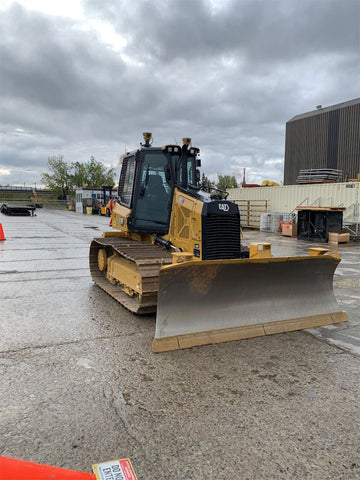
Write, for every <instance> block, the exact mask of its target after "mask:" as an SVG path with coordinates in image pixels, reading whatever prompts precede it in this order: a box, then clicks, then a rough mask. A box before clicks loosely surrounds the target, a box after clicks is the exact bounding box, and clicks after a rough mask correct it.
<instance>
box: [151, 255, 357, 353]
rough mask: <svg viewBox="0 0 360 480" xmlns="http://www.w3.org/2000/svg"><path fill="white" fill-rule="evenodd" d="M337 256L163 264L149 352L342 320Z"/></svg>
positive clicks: (298, 328) (286, 330)
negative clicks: (336, 283)
mask: <svg viewBox="0 0 360 480" xmlns="http://www.w3.org/2000/svg"><path fill="white" fill-rule="evenodd" d="M339 261H340V258H339V255H338V254H329V255H319V256H309V257H279V258H273V257H272V258H258V259H250V260H247V259H243V260H223V261H204V262H193V261H192V262H186V263H182V264H175V265H170V266H166V267H163V268H161V270H160V284H159V294H158V307H157V317H156V333H155V338H154V340H153V351H154V352H163V351H169V350H179V349H182V348H188V347H193V346H197V345H206V344H212V343H220V342H228V341H231V340H238V339H243V338H250V337H258V336H261V335H271V334H275V333H282V332H288V331H292V330H300V329H303V328H311V327H318V326H322V325H328V324H333V323H340V322H344V321H347V320H348V317H347V315H346V313H345V312H342V311H340V308H339V305H338V304H337V302H336V299H335V296H334V293H333V287H332V283H333V275H334V271H335V269H336V266H337V264H338V263H339Z"/></svg>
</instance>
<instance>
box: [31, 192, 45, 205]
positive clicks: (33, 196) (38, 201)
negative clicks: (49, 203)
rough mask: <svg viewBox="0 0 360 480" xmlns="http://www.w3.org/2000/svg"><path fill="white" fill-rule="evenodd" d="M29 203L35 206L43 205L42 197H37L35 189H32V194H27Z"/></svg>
mask: <svg viewBox="0 0 360 480" xmlns="http://www.w3.org/2000/svg"><path fill="white" fill-rule="evenodd" d="M29 205H33V206H35V207H36V208H42V207H43V203H42V198H41V197H39V195H38V194H37V192H36V190H33V191H32V194H31V195H30V196H29Z"/></svg>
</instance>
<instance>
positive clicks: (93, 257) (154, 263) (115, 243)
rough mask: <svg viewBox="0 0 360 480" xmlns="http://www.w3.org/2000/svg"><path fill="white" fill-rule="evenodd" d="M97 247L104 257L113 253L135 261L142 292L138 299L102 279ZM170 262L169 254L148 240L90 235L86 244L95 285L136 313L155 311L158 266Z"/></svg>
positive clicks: (103, 274)
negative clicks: (103, 251) (90, 238)
mask: <svg viewBox="0 0 360 480" xmlns="http://www.w3.org/2000/svg"><path fill="white" fill-rule="evenodd" d="M100 248H105V249H106V251H107V255H108V256H110V255H112V254H113V253H114V252H116V253H118V254H119V255H121V256H122V257H124V258H126V259H128V260H131V261H132V262H135V263H136V265H137V266H138V268H139V272H140V274H141V279H142V292H143V294H142V298H141V301H140V300H139V298H138V296H135V295H134V296H133V297H130V296H129V295H127V294H126V293H125V292H124V291H123V290H122V289H121V287H120V286H119V285H113V284H112V283H110V282H109V280H108V279H107V278H106V272H101V271H100V270H99V267H98V251H99V249H100ZM171 263H172V256H171V253H169V252H168V251H166V250H163V249H162V248H161V247H158V246H156V245H152V244H150V243H146V242H138V241H135V240H130V239H128V238H114V237H106V238H103V237H100V238H94V239H93V241H92V242H91V245H90V256H89V264H90V272H91V276H92V278H93V280H94V282H95V283H96V285H97V286H98V287H100V288H101V289H102V290H104V291H105V292H106V293H108V294H109V295H110V296H111V297H112V298H114V299H115V300H116V301H118V302H119V303H121V305H123V306H124V307H125V308H127V309H128V310H130V311H131V312H133V313H137V314H145V313H152V312H156V306H157V296H158V290H159V271H160V268H161V266H162V265H169V264H171Z"/></svg>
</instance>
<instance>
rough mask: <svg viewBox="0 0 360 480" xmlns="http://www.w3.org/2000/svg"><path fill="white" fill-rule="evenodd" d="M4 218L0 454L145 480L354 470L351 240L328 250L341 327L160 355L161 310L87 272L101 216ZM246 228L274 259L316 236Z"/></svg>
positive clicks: (358, 251) (355, 284) (357, 416)
mask: <svg viewBox="0 0 360 480" xmlns="http://www.w3.org/2000/svg"><path fill="white" fill-rule="evenodd" d="M0 223H1V224H2V226H3V230H4V233H5V237H6V240H5V241H0V328H1V335H0V371H1V383H0V454H1V455H4V456H8V457H14V458H20V459H23V460H28V461H32V462H38V463H43V464H49V465H54V466H58V467H64V468H69V469H73V470H80V471H87V472H91V465H92V464H94V463H98V462H102V461H106V460H112V459H117V458H126V457H129V458H130V459H131V461H132V463H133V466H134V469H135V472H136V474H137V476H138V479H139V480H145V479H150V480H155V479H161V480H166V479H171V480H177V479H179V480H180V479H181V480H184V479H197V480H201V479H218V478H229V479H234V480H237V479H239V480H243V479H314V480H326V479H329V480H330V479H331V480H334V479H342V480H355V479H357V478H359V477H360V433H359V432H360V411H359V410H360V382H359V374H360V357H359V347H360V343H359V341H360V333H359V330H360V313H359V303H360V302H359V271H360V244H359V243H357V244H355V243H352V244H345V245H339V246H338V247H336V248H337V250H338V251H339V252H340V254H341V256H342V262H341V264H340V266H339V267H338V269H337V271H336V275H335V278H334V290H335V294H336V297H337V300H338V303H339V305H340V307H341V309H344V310H345V311H346V312H347V313H348V315H349V318H350V320H349V322H347V323H346V324H339V325H337V326H332V327H322V328H318V329H312V330H311V331H300V332H291V333H286V334H280V335H272V336H269V337H260V338H254V339H247V340H241V341H235V342H229V343H223V344H218V345H210V346H203V347H195V348H191V349H187V350H182V351H177V352H167V353H162V354H154V353H152V352H151V341H152V338H153V335H154V330H155V316H154V315H148V316H145V317H137V316H135V315H132V314H131V313H129V312H128V311H126V310H125V309H123V308H122V307H121V306H120V305H119V304H117V303H116V302H115V301H114V300H112V299H111V298H110V297H109V296H108V295H106V294H105V293H104V292H103V291H101V290H100V289H99V288H97V287H96V286H95V285H94V284H93V282H92V280H91V278H90V274H89V268H88V250H89V244H90V241H91V239H92V238H93V237H94V236H100V235H101V232H102V231H103V230H105V229H106V228H107V223H108V219H107V218H105V217H98V216H87V215H81V214H76V213H73V212H66V211H55V210H53V211H51V210H45V209H44V210H38V211H37V216H36V217H7V216H4V215H0ZM244 233H245V239H244V241H245V242H246V243H248V242H250V241H271V242H272V243H273V253H274V254H275V255H286V256H287V255H297V254H303V253H304V252H305V251H307V250H308V248H309V247H310V246H324V245H323V244H317V243H314V244H313V243H311V244H309V243H308V242H299V241H297V240H296V239H292V238H287V237H279V236H277V235H274V234H265V233H262V232H257V231H245V232H244ZM0 473H1V472H0ZM6 480H7V479H6Z"/></svg>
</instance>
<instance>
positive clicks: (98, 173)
mask: <svg viewBox="0 0 360 480" xmlns="http://www.w3.org/2000/svg"><path fill="white" fill-rule="evenodd" d="M77 163H78V162H77ZM83 167H84V168H83V169H80V172H81V173H82V174H83V177H82V180H83V181H82V183H81V184H77V185H78V186H79V187H80V186H82V184H83V183H85V184H86V186H87V187H88V188H101V186H102V185H110V186H112V187H113V186H114V185H115V182H114V177H115V175H116V172H115V169H114V168H110V169H109V170H108V169H107V168H106V167H105V165H104V164H103V163H102V162H99V161H97V160H95V158H94V157H93V156H91V157H90V161H89V162H87V163H85V164H84V165H83Z"/></svg>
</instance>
